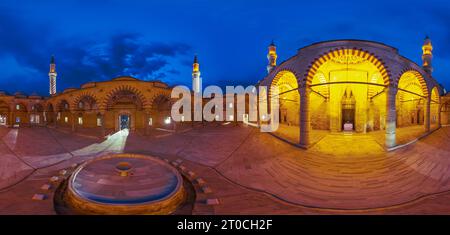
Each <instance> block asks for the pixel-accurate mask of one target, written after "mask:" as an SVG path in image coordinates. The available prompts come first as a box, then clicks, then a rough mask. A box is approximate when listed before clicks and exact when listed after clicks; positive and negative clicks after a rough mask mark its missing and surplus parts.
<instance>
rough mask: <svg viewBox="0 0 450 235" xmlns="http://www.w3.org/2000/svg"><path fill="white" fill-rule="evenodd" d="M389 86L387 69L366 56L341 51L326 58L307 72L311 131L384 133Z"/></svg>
mask: <svg viewBox="0 0 450 235" xmlns="http://www.w3.org/2000/svg"><path fill="white" fill-rule="evenodd" d="M388 84H389V78H388V77H387V73H386V70H385V68H384V66H383V65H382V63H381V62H380V61H379V60H378V59H376V58H375V57H374V56H373V55H371V54H369V53H367V52H364V51H361V50H357V49H339V50H334V51H331V52H329V53H328V54H325V55H324V56H322V57H320V58H319V59H317V60H315V62H314V63H313V65H312V68H311V69H310V70H309V72H308V79H307V86H308V87H309V88H310V89H311V96H310V105H309V106H310V113H311V128H312V129H313V130H330V131H332V132H341V131H344V130H347V131H351V130H352V131H355V132H359V133H366V132H368V131H373V130H380V129H384V123H385V116H386V94H385V92H384V91H385V89H384V88H385V87H386V86H387V85H388ZM345 127H347V129H346V128H345Z"/></svg>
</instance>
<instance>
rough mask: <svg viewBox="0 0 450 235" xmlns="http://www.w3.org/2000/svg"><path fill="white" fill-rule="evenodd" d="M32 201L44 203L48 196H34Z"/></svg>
mask: <svg viewBox="0 0 450 235" xmlns="http://www.w3.org/2000/svg"><path fill="white" fill-rule="evenodd" d="M31 199H32V200H35V201H43V200H45V199H47V196H46V195H45V194H34V195H33V197H32V198H31Z"/></svg>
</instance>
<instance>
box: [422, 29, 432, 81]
mask: <svg viewBox="0 0 450 235" xmlns="http://www.w3.org/2000/svg"><path fill="white" fill-rule="evenodd" d="M422 51H423V53H422V67H423V70H425V72H427V73H428V74H429V75H431V73H433V65H432V63H431V62H432V60H433V45H431V40H430V38H429V37H428V36H427V37H426V38H425V41H424V42H423V46H422Z"/></svg>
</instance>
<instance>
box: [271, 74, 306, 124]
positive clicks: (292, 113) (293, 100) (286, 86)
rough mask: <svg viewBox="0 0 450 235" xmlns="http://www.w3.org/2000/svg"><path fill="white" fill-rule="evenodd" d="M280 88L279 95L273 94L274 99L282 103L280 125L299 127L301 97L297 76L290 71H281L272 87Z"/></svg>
mask: <svg viewBox="0 0 450 235" xmlns="http://www.w3.org/2000/svg"><path fill="white" fill-rule="evenodd" d="M274 85H276V86H278V91H279V93H278V94H275V93H272V94H271V96H272V98H278V99H279V102H280V123H282V124H287V125H296V126H298V125H299V112H300V96H299V93H298V84H297V79H296V77H295V75H294V74H293V73H291V72H289V71H281V72H279V73H278V74H277V76H276V79H274V81H273V83H272V86H274Z"/></svg>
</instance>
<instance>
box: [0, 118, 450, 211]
mask: <svg viewBox="0 0 450 235" xmlns="http://www.w3.org/2000/svg"><path fill="white" fill-rule="evenodd" d="M13 130H17V136H20V137H18V140H19V141H22V142H19V144H17V142H16V144H15V146H14V145H13V140H14V136H15V135H16V133H14V132H13V133H11V131H13ZM40 135H42V138H44V140H47V141H49V143H51V145H45V141H42V142H40V140H37V141H38V142H36V144H37V145H44V146H37V149H38V150H37V151H36V153H38V154H36V155H33V154H32V153H33V151H30V148H31V149H32V148H33V144H32V142H33V141H35V140H34V138H36V136H40ZM52 136H54V137H55V138H53V137H52ZM332 137H333V136H328V135H327V136H325V137H323V138H324V139H323V143H327V142H328V143H330V141H332V140H333V138H332ZM334 137H335V140H336V142H341V143H346V146H336V145H330V146H329V147H327V146H321V143H320V142H321V141H319V142H318V143H317V144H316V145H315V146H313V148H312V149H310V150H302V149H299V148H296V147H294V146H292V145H290V144H287V143H285V142H284V141H281V140H279V139H277V138H275V137H273V136H272V135H270V134H267V133H260V132H259V130H258V129H255V128H252V127H246V126H230V125H228V126H220V125H217V126H204V127H195V128H194V129H192V130H189V131H185V132H182V133H170V134H167V135H162V136H160V135H158V136H155V135H151V136H143V135H140V134H135V133H133V134H128V133H116V134H114V135H112V136H111V137H110V138H109V139H105V140H102V139H97V140H95V139H93V138H86V137H82V136H77V135H73V134H71V133H70V132H67V133H66V132H62V131H60V130H53V129H46V128H21V129H6V128H0V138H1V141H0V147H1V148H0V162H1V164H0V186H1V187H0V214H52V213H55V212H54V210H53V205H52V203H51V200H44V201H33V200H31V198H32V196H33V195H34V194H35V193H37V192H41V190H40V187H41V186H42V184H44V183H45V182H48V179H49V178H50V177H51V176H52V175H55V174H57V172H58V171H59V170H60V169H63V168H66V167H68V166H70V165H71V164H73V163H81V162H83V161H86V160H87V159H90V158H92V157H95V156H100V155H102V154H105V153H109V152H130V153H141V154H152V155H156V156H160V157H164V158H167V159H171V160H175V159H182V160H184V162H183V165H184V166H186V167H187V168H189V169H192V171H195V172H196V174H198V176H199V177H201V178H202V179H204V180H205V181H206V182H207V183H208V185H209V187H210V190H211V191H212V192H213V194H214V197H217V198H218V199H219V202H220V203H219V204H218V205H215V206H214V211H211V213H216V214H318V213H320V214H323V213H325V214H346V213H351V214H355V213H363V214H392V213H393V214H417V213H420V214H434V213H438V214H450V200H449V199H450V181H449V179H450V170H449V167H450V158H449V156H450V146H449V145H448V143H449V141H450V128H448V127H445V128H441V129H439V130H437V131H435V132H434V133H433V134H431V135H429V136H427V137H425V138H423V139H421V140H419V141H417V142H416V143H414V144H411V145H409V146H406V147H403V148H401V149H398V150H395V151H392V152H384V151H381V150H380V149H378V147H377V146H376V145H371V147H370V148H372V147H373V148H374V149H373V151H372V150H371V151H367V149H368V145H369V144H371V143H373V139H371V138H369V137H370V136H369V137H367V136H362V137H363V138H360V137H361V136H358V138H353V137H356V136H353V137H350V138H349V139H348V138H347V137H346V136H345V137H343V136H339V135H338V136H334ZM325 138H329V139H328V140H327V139H325ZM56 140H57V141H56ZM23 142H27V144H25V145H21V144H20V143H23ZM25 146H26V147H25ZM45 146H46V147H45ZM378 146H379V145H378ZM352 148H353V149H355V148H356V149H357V150H358V151H359V152H358V151H356V150H355V151H353V152H351V151H352V150H351V149H352ZM380 148H381V147H380ZM325 150H329V151H328V152H325V153H324V151H325ZM349 152H350V154H349ZM41 154H47V155H41Z"/></svg>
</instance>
